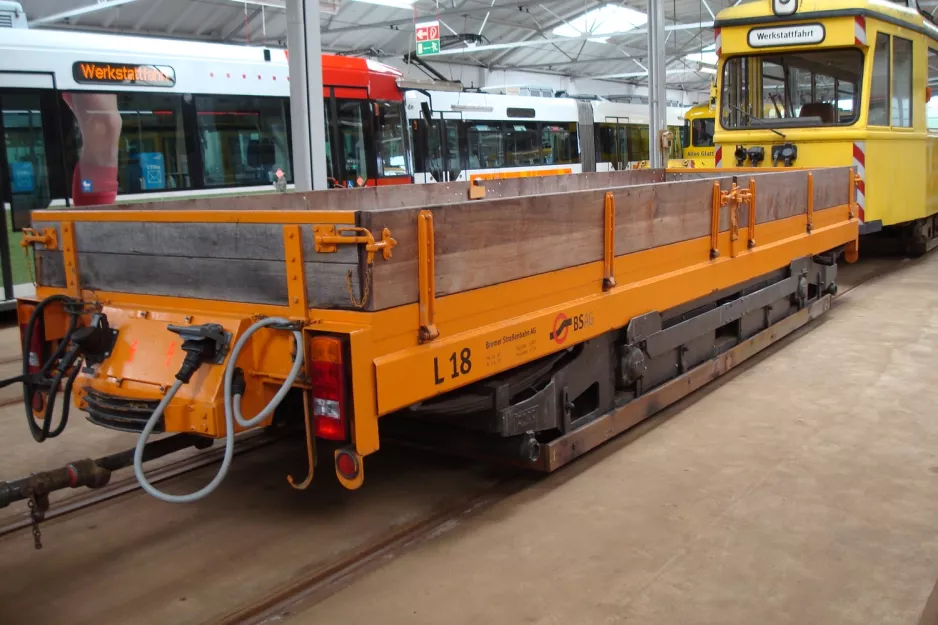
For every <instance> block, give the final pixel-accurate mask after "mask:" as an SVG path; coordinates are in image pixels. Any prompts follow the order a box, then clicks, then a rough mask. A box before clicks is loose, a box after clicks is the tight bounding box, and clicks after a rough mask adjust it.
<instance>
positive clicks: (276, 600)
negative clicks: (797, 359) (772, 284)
mask: <svg viewBox="0 0 938 625" xmlns="http://www.w3.org/2000/svg"><path fill="white" fill-rule="evenodd" d="M902 262H906V261H904V259H901V258H875V259H871V260H870V261H868V262H865V263H862V264H858V265H847V266H845V267H843V268H842V269H841V276H840V277H841V280H843V279H844V278H845V280H843V281H844V286H843V287H842V288H841V289H840V290H839V293H838V296H837V297H835V298H834V301H833V302H832V305H831V308H832V309H833V308H836V307H838V306H839V305H841V304H842V303H843V300H842V299H841V298H842V297H843V296H844V295H845V294H847V293H849V292H850V291H852V290H854V289H855V288H857V287H859V286H860V285H862V284H865V283H867V282H869V281H871V280H874V279H876V278H878V277H881V276H884V275H886V274H888V273H890V272H891V271H893V270H895V269H896V268H897V267H898V266H899V265H900V264H901V263H902ZM810 329H811V325H810V324H809V325H808V326H805V327H803V328H801V329H799V330H797V331H795V332H794V333H792V334H791V335H789V336H788V337H786V338H784V339H782V340H781V341H779V342H778V343H776V344H775V345H774V346H773V347H774V348H775V349H778V348H781V347H783V346H784V345H787V344H789V343H790V342H791V341H793V340H795V338H796V337H798V336H801V335H803V334H804V333H805V332H809V331H810ZM768 351H769V350H766V352H768ZM756 362H758V359H753V360H750V361H748V362H745V363H743V364H742V365H740V367H739V369H738V371H743V370H745V369H746V368H748V367H751V366H753V365H754V364H755V363H756ZM587 457H588V456H587ZM536 480H537V478H536V477H535V476H532V475H531V474H529V473H528V474H526V473H521V472H513V473H510V474H506V476H505V477H503V478H502V479H499V480H498V481H497V482H496V483H495V484H493V485H491V486H489V487H488V488H485V489H483V490H482V491H480V492H478V493H476V494H474V495H472V496H470V497H466V498H462V499H459V500H457V501H455V502H453V503H452V504H451V505H447V506H446V507H445V508H444V509H442V510H440V511H438V512H437V513H435V514H433V515H432V516H428V517H425V518H423V519H418V520H415V521H414V522H412V523H409V524H407V525H406V526H404V527H401V528H398V529H395V530H394V531H393V532H391V533H390V534H389V535H387V536H385V537H383V538H382V539H380V540H378V541H375V542H372V543H370V544H367V545H364V546H362V548H361V549H359V550H356V551H355V552H354V553H350V554H347V555H345V556H344V557H342V558H340V559H339V560H336V561H334V562H332V563H329V564H328V565H325V566H322V567H319V568H317V569H316V570H313V571H311V572H310V573H309V574H308V575H306V576H304V577H302V578H300V579H297V580H294V581H293V582H292V583H291V584H289V585H287V586H284V587H282V588H281V589H279V590H277V591H275V592H273V593H270V594H268V595H267V596H265V597H263V598H262V599H261V600H259V601H256V602H254V603H252V604H250V605H248V606H245V607H242V608H240V609H238V610H236V611H234V612H231V613H229V614H226V615H224V616H223V617H221V618H220V619H219V620H218V622H219V623H221V624H223V625H235V624H245V625H266V624H267V623H274V622H281V621H283V620H285V619H286V618H289V616H290V615H291V614H294V613H296V611H297V608H298V607H300V606H302V607H309V606H310V605H313V604H315V603H318V602H319V601H322V600H323V599H325V598H326V597H328V596H329V595H331V594H333V593H335V592H337V591H338V590H340V589H341V588H343V587H345V586H347V585H349V584H350V583H352V582H353V581H354V580H355V579H357V578H359V577H361V576H362V575H364V574H365V573H367V572H368V571H369V570H372V569H373V568H376V567H377V566H379V565H380V564H382V563H384V562H386V561H388V560H390V559H393V558H395V557H398V556H399V555H401V554H402V553H403V552H405V551H406V550H408V549H410V548H413V547H415V546H417V545H419V544H421V543H423V542H425V541H428V540H431V539H432V538H434V537H436V536H438V535H440V534H441V533H443V532H445V531H447V530H448V529H451V528H454V527H456V526H457V525H459V524H460V523H462V522H463V521H465V520H467V519H468V518H470V517H471V516H473V515H476V514H479V513H481V512H483V511H484V510H486V509H488V508H490V507H492V506H493V505H495V504H496V503H498V502H500V501H502V500H504V499H505V498H507V497H509V496H510V495H512V494H513V493H516V492H519V491H520V490H522V489H524V488H525V487H526V486H528V485H530V484H532V483H534V482H535V481H536Z"/></svg>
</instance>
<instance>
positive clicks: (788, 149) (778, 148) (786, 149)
mask: <svg viewBox="0 0 938 625" xmlns="http://www.w3.org/2000/svg"><path fill="white" fill-rule="evenodd" d="M797 158H798V146H796V145H794V144H792V143H785V144H783V145H773V146H772V167H778V162H779V161H782V162H783V163H785V167H791V165H792V163H794V162H795V159H797Z"/></svg>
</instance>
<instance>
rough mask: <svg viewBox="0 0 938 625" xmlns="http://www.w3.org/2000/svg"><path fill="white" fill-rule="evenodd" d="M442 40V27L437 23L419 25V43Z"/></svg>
mask: <svg viewBox="0 0 938 625" xmlns="http://www.w3.org/2000/svg"><path fill="white" fill-rule="evenodd" d="M439 38H440V25H439V24H438V23H436V22H427V23H425V24H417V41H432V40H434V39H439Z"/></svg>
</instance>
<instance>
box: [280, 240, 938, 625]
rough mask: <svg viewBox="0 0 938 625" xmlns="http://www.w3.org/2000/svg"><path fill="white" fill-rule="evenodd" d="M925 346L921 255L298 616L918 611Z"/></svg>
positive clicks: (929, 369) (781, 618) (912, 614)
mask: <svg viewBox="0 0 938 625" xmlns="http://www.w3.org/2000/svg"><path fill="white" fill-rule="evenodd" d="M936 355H938V254H931V255H930V256H929V257H927V258H926V259H924V260H922V261H919V262H907V263H904V264H903V265H902V266H901V267H900V268H899V269H898V270H896V271H895V272H894V273H892V274H891V275H889V276H887V277H885V278H880V279H875V280H873V281H871V282H868V283H866V284H863V285H861V286H860V287H858V288H856V289H855V290H853V291H851V292H850V293H847V294H846V295H844V296H843V297H842V298H841V300H840V302H839V304H838V305H837V306H836V307H835V308H834V310H832V311H831V313H830V314H829V315H827V317H826V318H824V319H822V320H820V321H819V322H817V323H815V324H814V325H813V326H812V327H811V328H810V330H809V331H808V332H806V333H804V334H803V335H802V336H800V338H798V339H797V340H796V341H794V342H791V343H789V344H787V345H785V346H784V347H783V348H782V349H780V350H777V351H775V352H774V353H771V354H770V355H768V356H767V357H766V358H764V360H763V361H762V362H759V363H758V364H757V365H756V366H754V367H751V368H748V369H746V370H744V371H743V372H742V373H740V374H739V375H737V376H735V378H733V379H731V380H729V381H728V382H724V383H723V384H722V385H719V386H717V387H716V388H715V389H713V390H712V391H711V392H709V393H704V394H699V395H698V396H695V397H693V398H691V400H690V401H689V402H685V403H684V405H683V406H681V408H683V409H682V410H680V411H673V410H672V411H671V414H672V415H673V416H671V417H670V418H664V419H659V420H658V421H657V423H658V426H657V427H649V428H646V430H647V431H646V432H645V433H644V434H643V435H642V436H640V437H638V436H634V435H632V436H627V437H625V438H621V439H618V440H615V441H613V442H611V443H610V444H608V445H606V446H605V447H604V448H602V449H599V450H597V451H594V452H593V453H592V454H590V455H588V456H587V457H585V458H582V459H581V460H579V461H578V462H577V463H575V464H574V465H572V466H570V467H568V468H567V469H565V470H562V471H560V472H559V473H556V474H554V475H552V476H549V477H548V478H546V479H544V480H542V481H541V482H540V483H538V484H537V485H536V486H534V487H533V488H530V489H528V490H526V491H524V492H521V493H519V494H517V495H515V496H513V497H511V498H509V499H507V500H505V501H502V502H500V503H499V504H497V505H495V506H494V507H492V508H490V509H488V510H486V511H485V512H484V513H482V514H480V515H478V516H477V517H475V518H473V519H471V520H470V521H468V522H466V523H463V524H461V525H460V526H458V527H455V528H452V529H451V530H450V531H449V532H447V533H446V534H444V535H442V536H440V537H439V538H437V539H436V540H434V541H432V542H428V543H424V544H422V545H420V546H419V547H417V548H416V549H414V550H413V551H411V552H409V553H408V554H406V555H404V556H403V557H401V558H399V559H397V560H394V561H392V562H390V563H389V564H387V565H386V566H384V567H383V568H381V569H378V570H376V571H374V572H372V573H371V574H369V575H367V576H365V577H363V578H362V579H360V580H359V581H357V582H356V583H354V584H352V585H350V586H348V587H346V588H344V589H343V590H341V591H339V592H338V593H336V594H334V595H333V596H331V597H329V598H328V599H326V600H325V601H323V602H321V603H318V604H316V605H313V606H310V607H308V608H307V609H305V610H300V611H299V612H298V613H297V614H296V615H295V616H294V617H293V618H291V619H289V620H290V622H294V623H298V624H303V625H306V624H309V625H312V624H314V623H315V624H318V623H343V624H345V625H353V624H358V623H361V624H368V625H373V624H374V623H381V624H382V625H394V624H398V623H400V624H403V623H408V624H414V623H443V622H445V623H448V624H456V623H472V624H478V623H512V624H514V623H544V624H547V623H565V624H570V623H576V624H592V623H643V624H646V623H647V624H652V623H654V624H658V623H661V624H678V623H680V624H695V623H700V624H717V623H719V624H731V623H732V624H736V623H738V624H741V625H743V624H744V625H753V624H757V623H758V624H787V623H791V624H798V625H802V624H807V623H818V624H822V623H823V624H833V623H864V624H870V623H877V624H886V623H896V624H898V623H916V622H917V621H918V619H919V615H920V614H921V613H922V610H923V607H924V605H925V602H926V599H927V598H928V596H929V594H930V592H931V590H932V587H933V585H934V582H935V577H936V575H938V533H936V531H935V528H936V519H938V497H936V494H938V419H936V414H935V406H936V403H938V367H936V364H938V361H936Z"/></svg>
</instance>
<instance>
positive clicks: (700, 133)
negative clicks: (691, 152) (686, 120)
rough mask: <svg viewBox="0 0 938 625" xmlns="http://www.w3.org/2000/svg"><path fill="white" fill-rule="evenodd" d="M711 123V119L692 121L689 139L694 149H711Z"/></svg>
mask: <svg viewBox="0 0 938 625" xmlns="http://www.w3.org/2000/svg"><path fill="white" fill-rule="evenodd" d="M713 121H714V120H713V118H712V117H711V118H707V117H703V118H700V119H695V120H694V122H693V132H692V133H691V137H692V140H693V143H694V147H695V148H712V147H713Z"/></svg>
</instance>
